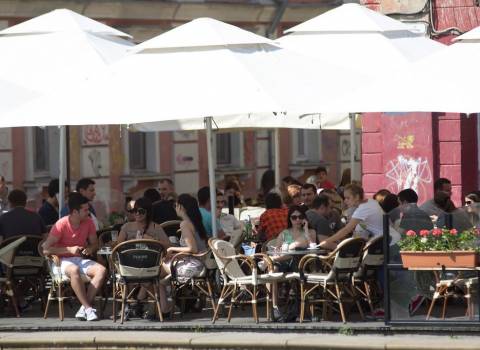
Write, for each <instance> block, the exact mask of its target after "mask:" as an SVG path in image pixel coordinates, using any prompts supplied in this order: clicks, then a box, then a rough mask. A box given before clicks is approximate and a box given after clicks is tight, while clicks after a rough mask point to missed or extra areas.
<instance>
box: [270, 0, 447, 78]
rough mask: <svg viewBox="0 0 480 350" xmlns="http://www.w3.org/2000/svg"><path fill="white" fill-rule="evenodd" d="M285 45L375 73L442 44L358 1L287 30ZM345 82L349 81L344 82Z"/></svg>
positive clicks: (427, 52) (282, 42) (361, 70)
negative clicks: (414, 31) (410, 29)
mask: <svg viewBox="0 0 480 350" xmlns="http://www.w3.org/2000/svg"><path fill="white" fill-rule="evenodd" d="M286 33H290V34H289V35H286V36H283V37H281V38H279V39H278V42H279V43H280V44H281V45H282V46H283V47H286V48H289V49H291V50H295V51H297V52H301V53H303V54H305V55H308V56H310V57H322V58H323V59H325V60H328V61H330V62H335V63H336V64H338V65H340V66H343V67H348V68H350V69H352V70H355V71H360V72H364V74H368V75H370V76H378V75H382V74H385V73H389V72H391V71H392V68H395V69H396V68H398V67H401V66H403V65H405V64H408V63H410V62H414V61H416V60H418V59H420V58H422V57H425V56H427V55H429V54H431V53H433V52H436V51H438V50H440V49H442V48H443V47H444V45H443V44H440V43H438V42H436V41H433V40H430V39H427V38H425V37H424V36H422V35H418V34H415V33H412V32H411V31H409V27H408V26H406V25H405V24H403V23H401V22H400V21H397V20H394V19H392V18H389V17H387V16H384V15H382V14H380V13H378V12H375V11H372V10H369V9H367V8H365V7H363V6H361V5H358V4H345V5H342V6H340V7H337V8H335V9H333V10H330V11H328V12H326V13H324V14H322V15H319V16H317V17H315V18H312V19H311V20H309V21H306V22H304V23H302V24H299V25H298V26H295V27H293V28H290V29H288V30H287V31H286ZM346 83H348V82H346Z"/></svg>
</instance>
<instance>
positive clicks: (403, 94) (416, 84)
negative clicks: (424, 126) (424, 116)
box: [330, 27, 480, 114]
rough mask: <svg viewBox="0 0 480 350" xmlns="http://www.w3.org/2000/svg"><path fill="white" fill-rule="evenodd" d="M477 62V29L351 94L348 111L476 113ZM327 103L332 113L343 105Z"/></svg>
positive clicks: (478, 101)
mask: <svg viewBox="0 0 480 350" xmlns="http://www.w3.org/2000/svg"><path fill="white" fill-rule="evenodd" d="M478 62H480V27H478V28H476V29H474V30H472V31H471V32H468V33H465V34H464V35H461V36H459V37H458V38H457V40H456V43H455V44H453V45H450V46H448V47H446V48H445V49H443V50H441V51H440V52H437V53H435V54H432V55H430V56H428V57H426V58H425V59H423V60H421V61H419V62H417V63H415V64H413V65H411V66H410V67H408V68H404V69H402V70H400V71H398V72H395V74H392V75H391V76H389V77H388V78H387V77H383V78H379V79H377V80H376V81H374V82H372V84H371V85H369V86H366V87H365V89H364V90H363V91H360V90H358V91H356V92H355V93H352V94H351V95H349V96H348V97H346V98H347V99H348V101H349V108H352V110H355V111H359V112H413V111H416V112H447V113H448V112H450V113H467V114H468V113H479V112H480V99H479V98H478V90H477V89H478V87H477V81H478V79H480V74H479V71H478V69H477V68H476V67H477V65H478ZM386 86H388V89H386V88H385V87H386ZM331 102H332V105H331V106H330V107H331V108H332V109H333V110H335V109H336V107H339V106H341V105H342V104H343V102H342V101H331ZM335 105H336V106H335Z"/></svg>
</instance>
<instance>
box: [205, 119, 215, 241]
mask: <svg viewBox="0 0 480 350" xmlns="http://www.w3.org/2000/svg"><path fill="white" fill-rule="evenodd" d="M205 129H206V133H207V158H208V186H209V187H210V208H211V209H210V210H211V211H210V213H212V235H213V237H217V218H216V212H217V189H216V188H215V169H214V166H213V164H214V159H213V132H212V117H207V118H205Z"/></svg>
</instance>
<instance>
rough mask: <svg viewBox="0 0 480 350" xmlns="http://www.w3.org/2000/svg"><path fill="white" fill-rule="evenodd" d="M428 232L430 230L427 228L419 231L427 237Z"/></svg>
mask: <svg viewBox="0 0 480 350" xmlns="http://www.w3.org/2000/svg"><path fill="white" fill-rule="evenodd" d="M429 233H430V231H428V230H421V231H420V236H422V237H427V236H428V234H429Z"/></svg>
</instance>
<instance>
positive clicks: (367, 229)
mask: <svg viewBox="0 0 480 350" xmlns="http://www.w3.org/2000/svg"><path fill="white" fill-rule="evenodd" d="M352 219H357V220H360V221H362V222H361V223H359V224H358V225H357V227H355V232H358V234H359V235H360V237H363V238H369V236H371V235H373V236H374V237H377V236H381V235H383V210H382V207H380V204H378V202H377V201H376V200H374V199H368V200H367V202H365V203H362V204H360V205H359V206H358V208H357V209H355V211H354V212H353V215H352Z"/></svg>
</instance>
